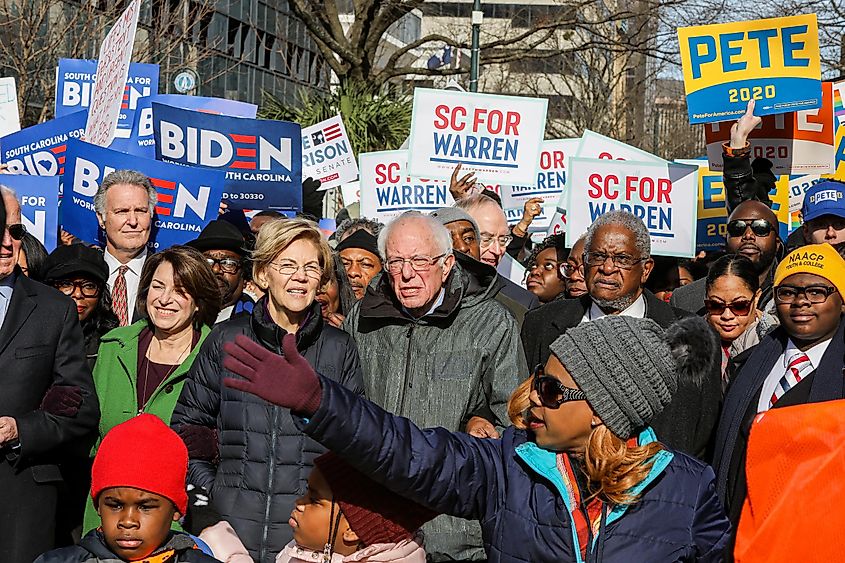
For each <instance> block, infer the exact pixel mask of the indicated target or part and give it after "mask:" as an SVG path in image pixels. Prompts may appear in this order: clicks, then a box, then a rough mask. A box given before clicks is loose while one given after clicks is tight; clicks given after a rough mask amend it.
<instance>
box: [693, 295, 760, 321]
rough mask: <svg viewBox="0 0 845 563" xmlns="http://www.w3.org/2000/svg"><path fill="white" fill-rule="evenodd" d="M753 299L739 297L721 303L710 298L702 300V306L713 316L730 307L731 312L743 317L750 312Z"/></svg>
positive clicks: (718, 315)
mask: <svg viewBox="0 0 845 563" xmlns="http://www.w3.org/2000/svg"><path fill="white" fill-rule="evenodd" d="M753 304H754V301H752V300H751V299H740V300H737V301H734V302H732V303H722V302H721V301H713V300H712V299H705V300H704V308H705V309H707V312H708V313H710V314H711V315H713V316H714V317H721V316H722V315H723V314H724V312H725V310H726V309H730V310H731V313H733V314H734V315H736V316H738V317H745V316H748V314H749V313H750V312H751V306H752V305H753Z"/></svg>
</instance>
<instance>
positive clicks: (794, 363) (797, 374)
mask: <svg viewBox="0 0 845 563" xmlns="http://www.w3.org/2000/svg"><path fill="white" fill-rule="evenodd" d="M783 362H784V364H785V365H786V373H784V374H783V376H782V377H781V378H780V381H779V382H778V386H777V387H776V388H775V392H774V393H772V397H771V398H770V399H769V408H772V405H774V404H775V403H776V402H777V401H778V399H780V398H781V397H783V395H784V393H786V392H787V391H789V390H790V389H792V388H793V387H794V386H796V385H798V382H800V381H801V380H802V379H804V378H805V377H807V375H809V373H810V372H811V371H813V364H811V363H810V358H808V357H807V354H805V353H804V352H802V351H801V350H797V349H793V350H790V351H789V353H788V354H787V355H786V356H785V357H784V360H783Z"/></svg>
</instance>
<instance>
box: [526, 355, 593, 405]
mask: <svg viewBox="0 0 845 563" xmlns="http://www.w3.org/2000/svg"><path fill="white" fill-rule="evenodd" d="M533 377H534V381H533V382H532V384H531V387H532V389H534V391H536V392H537V396H538V397H539V398H540V404H541V405H543V406H544V407H546V408H547V409H556V408H558V407H560V406H561V405H562V404H563V403H568V402H571V401H586V400H587V395H586V394H585V393H584V392H583V391H581V390H580V389H573V388H572V387H567V386H565V385H564V384H563V383H561V382H560V381H558V380H557V379H555V378H554V377H551V376H548V375H545V372H544V371H543V364H537V367H535V368H534V374H533Z"/></svg>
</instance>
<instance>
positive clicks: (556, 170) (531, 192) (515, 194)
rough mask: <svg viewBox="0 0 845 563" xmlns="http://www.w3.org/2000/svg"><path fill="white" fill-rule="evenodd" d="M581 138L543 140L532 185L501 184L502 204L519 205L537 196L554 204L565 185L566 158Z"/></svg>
mask: <svg viewBox="0 0 845 563" xmlns="http://www.w3.org/2000/svg"><path fill="white" fill-rule="evenodd" d="M580 144H581V139H580V138H579V139H555V140H552V141H543V148H542V151H541V152H540V171H539V172H538V173H537V182H536V184H535V185H533V186H502V187H501V193H500V196H501V198H502V206H503V207H505V208H509V207H521V206H523V205H524V204H525V202H526V201H528V200H529V199H532V198H536V197H539V198H541V199H542V200H543V202H544V203H546V204H552V205H553V204H555V203H557V201H558V200H559V199H560V196H561V194H562V193H563V189H564V187H565V186H566V159H567V158H569V157H570V156H575V154H576V153H577V152H578V146H579V145H580Z"/></svg>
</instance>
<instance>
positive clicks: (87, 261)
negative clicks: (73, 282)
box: [44, 244, 109, 283]
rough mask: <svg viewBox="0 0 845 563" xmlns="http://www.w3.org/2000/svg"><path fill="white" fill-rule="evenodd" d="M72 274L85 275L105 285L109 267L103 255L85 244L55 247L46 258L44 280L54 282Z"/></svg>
mask: <svg viewBox="0 0 845 563" xmlns="http://www.w3.org/2000/svg"><path fill="white" fill-rule="evenodd" d="M74 274H86V275H88V276H91V277H92V278H94V279H95V280H97V281H99V282H101V283H106V282H107V281H108V279H109V267H108V266H107V265H106V261H105V259H104V258H103V253H102V252H100V251H99V250H97V249H96V248H92V247H90V246H87V245H85V244H71V245H68V246H58V247H56V249H55V250H54V251H53V252H51V253H50V255H49V256H48V257H47V267H46V272H45V274H44V279H45V280H47V281H54V280H60V279H63V278H67V277H69V276H72V275H74Z"/></svg>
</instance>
